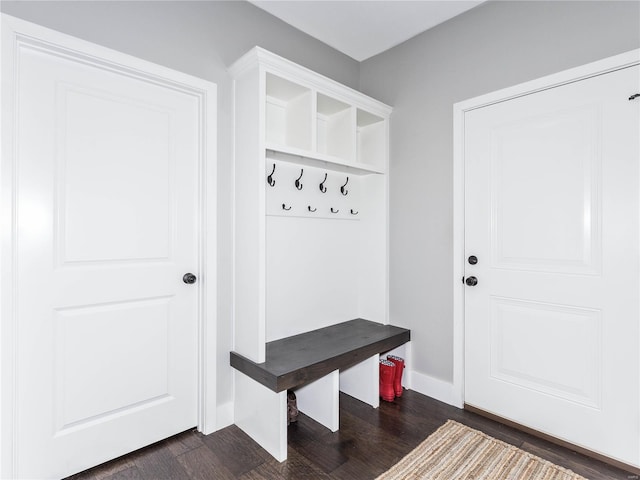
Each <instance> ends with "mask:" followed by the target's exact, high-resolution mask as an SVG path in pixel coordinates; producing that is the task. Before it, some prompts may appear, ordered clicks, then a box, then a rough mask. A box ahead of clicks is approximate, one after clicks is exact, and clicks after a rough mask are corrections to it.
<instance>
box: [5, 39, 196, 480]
mask: <svg viewBox="0 0 640 480" xmlns="http://www.w3.org/2000/svg"><path fill="white" fill-rule="evenodd" d="M55 38H56V39H58V37H55ZM60 38H62V36H60ZM64 38H65V39H68V37H64ZM65 42H67V40H65ZM69 42H71V43H72V44H73V42H72V41H71V40H69ZM78 42H79V41H78ZM67 43H68V42H67ZM78 45H81V48H82V49H83V50H84V51H85V52H86V51H87V50H90V51H91V50H92V48H91V47H89V46H87V44H86V43H84V42H82V43H78ZM73 46H76V45H75V44H73V45H72V47H73ZM103 51H104V49H100V48H99V47H95V49H93V51H91V54H90V55H89V54H86V53H79V52H76V51H75V50H72V49H67V48H66V47H64V46H58V45H52V44H50V43H47V42H40V41H38V40H35V39H30V38H24V39H23V40H21V41H19V42H18V46H17V50H16V51H15V52H14V55H15V58H16V63H15V65H14V68H15V72H16V74H15V75H14V77H13V78H15V85H13V94H12V95H11V99H10V102H12V105H14V111H13V116H14V118H15V122H14V125H15V130H14V133H13V136H14V144H13V152H14V154H15V159H14V163H13V165H14V169H15V171H14V178H15V185H14V189H13V191H14V198H15V218H16V231H15V259H14V261H15V278H16V283H15V288H16V290H15V294H14V295H15V310H14V311H15V315H16V318H17V322H16V325H17V327H16V328H17V331H16V335H17V339H18V340H17V343H16V346H15V348H16V355H15V358H16V368H17V371H16V378H17V380H16V385H17V388H16V391H15V393H14V394H15V421H14V427H15V436H14V440H15V445H14V452H15V458H14V461H15V467H14V468H15V470H14V474H16V476H18V477H19V478H57V477H63V476H66V475H69V474H72V473H75V472H78V471H80V470H83V469H86V468H88V467H91V466H94V465H97V464H99V463H102V462H104V461H106V460H109V459H111V458H114V457H117V456H119V455H122V454H124V453H127V452H130V451H132V450H135V449H137V448H140V447H142V446H144V445H147V444H150V443H152V442H155V441H158V440H160V439H163V438H166V437H167V436H170V435H173V434H175V433H178V432H180V431H183V430H186V429H188V428H191V427H194V426H195V425H196V423H197V409H198V394H197V392H198V363H197V362H198V357H197V356H198V308H199V290H198V284H195V285H194V284H186V283H185V282H183V275H184V274H185V273H187V272H192V273H194V274H196V275H198V274H199V272H198V268H199V254H198V248H199V244H198V238H199V213H198V212H199V195H200V193H199V164H200V156H201V155H202V152H201V142H202V140H201V139H202V135H203V133H202V124H201V123H202V122H201V118H202V111H201V104H200V101H199V98H198V96H197V95H194V94H192V93H190V92H189V91H188V90H187V89H186V87H183V86H182V85H181V84H180V83H177V82H172V81H169V80H166V79H163V78H162V77H160V76H157V75H154V74H152V73H149V72H148V71H145V68H147V67H148V64H146V63H144V62H139V63H137V62H136V61H135V59H132V58H130V57H126V59H127V60H126V61H127V62H128V63H129V64H130V65H132V67H133V68H129V67H124V66H118V65H115V64H113V62H111V61H107V60H104V59H102V58H101V56H100V55H101V53H102V52H103ZM3 55H4V52H3ZM122 57H125V56H122ZM3 100H4V101H5V102H7V97H4V98H3ZM14 100H15V102H14ZM3 447H6V445H3ZM5 468H6V467H5Z"/></svg>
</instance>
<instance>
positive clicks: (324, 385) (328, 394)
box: [295, 370, 340, 432]
mask: <svg viewBox="0 0 640 480" xmlns="http://www.w3.org/2000/svg"><path fill="white" fill-rule="evenodd" d="M339 384H340V381H339V374H338V370H334V371H333V372H331V373H330V374H328V375H325V376H324V377H322V378H320V379H318V380H316V381H315V382H311V383H309V384H307V385H305V386H304V387H301V388H298V389H297V390H296V391H295V393H296V398H297V400H298V410H300V411H301V412H302V413H304V414H305V415H307V416H309V417H311V418H313V419H314V420H315V421H316V422H318V423H321V424H322V425H324V426H325V427H327V428H328V429H329V430H331V431H332V432H336V431H337V430H338V428H340V405H339V400H340V394H339V387H340V385H339Z"/></svg>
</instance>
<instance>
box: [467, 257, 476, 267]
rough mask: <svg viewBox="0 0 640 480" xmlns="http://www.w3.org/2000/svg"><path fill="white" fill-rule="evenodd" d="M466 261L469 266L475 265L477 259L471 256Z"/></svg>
mask: <svg viewBox="0 0 640 480" xmlns="http://www.w3.org/2000/svg"><path fill="white" fill-rule="evenodd" d="M468 261H469V264H470V265H475V264H476V263H478V257H476V256H475V255H471V256H470V257H469V259H468Z"/></svg>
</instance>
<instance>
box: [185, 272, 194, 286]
mask: <svg viewBox="0 0 640 480" xmlns="http://www.w3.org/2000/svg"><path fill="white" fill-rule="evenodd" d="M196 280H197V278H196V276H195V275H194V274H193V273H185V274H184V276H183V277H182V281H183V282H184V283H186V284H188V285H191V284H192V283H196Z"/></svg>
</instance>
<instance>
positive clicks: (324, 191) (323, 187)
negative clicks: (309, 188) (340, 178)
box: [319, 173, 327, 193]
mask: <svg viewBox="0 0 640 480" xmlns="http://www.w3.org/2000/svg"><path fill="white" fill-rule="evenodd" d="M326 181H327V174H326V173H325V174H324V180H323V181H322V183H320V185H319V187H320V191H321V192H322V193H327V187H325V186H324V182H326Z"/></svg>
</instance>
